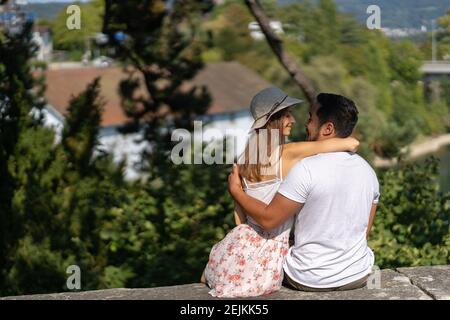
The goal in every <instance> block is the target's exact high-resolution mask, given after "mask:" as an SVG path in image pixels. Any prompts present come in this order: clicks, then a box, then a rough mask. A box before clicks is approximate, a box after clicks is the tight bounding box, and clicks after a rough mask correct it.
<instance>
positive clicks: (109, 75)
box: [46, 62, 270, 126]
mask: <svg viewBox="0 0 450 320" xmlns="http://www.w3.org/2000/svg"><path fill="white" fill-rule="evenodd" d="M96 77H101V80H100V84H101V96H102V97H103V99H104V100H105V103H106V104H105V107H104V110H105V111H104V113H103V119H102V126H114V125H120V124H123V123H124V122H126V120H127V117H126V116H125V114H124V113H123V111H122V108H121V106H120V96H119V94H118V84H119V82H120V81H121V80H122V79H125V78H126V77H127V75H126V73H125V72H124V71H123V69H122V68H120V67H110V68H91V67H89V68H73V69H50V70H47V71H46V83H47V91H46V98H47V101H48V103H49V104H50V105H52V106H53V107H54V108H55V109H56V110H58V112H60V113H61V114H62V115H65V113H66V110H67V107H68V105H69V101H70V99H71V97H72V96H75V95H77V94H79V93H81V92H82V91H83V90H85V89H86V86H87V85H88V84H89V83H90V82H91V81H92V80H93V79H94V78H96ZM192 85H197V86H200V85H205V86H206V87H207V88H208V90H209V92H210V94H211V96H212V103H211V106H210V108H209V110H208V114H214V113H222V112H233V111H239V110H244V109H247V108H248V105H249V104H250V101H251V98H252V97H253V95H254V94H255V93H257V92H258V91H260V90H262V89H264V88H266V87H268V86H270V83H269V82H267V81H265V80H264V79H262V78H261V77H260V76H259V75H258V74H257V73H255V72H254V71H252V70H250V69H248V68H246V67H244V66H242V65H241V64H239V63H236V62H219V63H211V64H207V65H206V66H205V68H203V69H202V70H201V71H200V72H199V73H198V74H197V75H196V77H195V78H194V79H193V80H192V81H189V82H187V83H186V86H192Z"/></svg>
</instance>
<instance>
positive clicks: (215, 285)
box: [205, 224, 289, 297]
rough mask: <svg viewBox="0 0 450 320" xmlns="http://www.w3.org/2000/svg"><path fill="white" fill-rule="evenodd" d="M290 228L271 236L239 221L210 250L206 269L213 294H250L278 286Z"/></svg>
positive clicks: (233, 295)
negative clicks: (238, 223) (237, 224)
mask: <svg viewBox="0 0 450 320" xmlns="http://www.w3.org/2000/svg"><path fill="white" fill-rule="evenodd" d="M288 248H289V230H288V231H287V232H283V233H281V234H278V235H271V234H270V233H268V232H265V231H262V230H256V229H255V228H253V227H252V226H250V225H248V224H241V225H239V226H237V227H235V228H234V229H233V230H231V231H230V232H229V233H228V234H227V235H226V237H225V238H224V239H223V240H222V241H220V242H219V243H217V244H216V245H215V246H214V247H213V248H212V250H211V253H210V256H209V261H208V264H207V266H206V269H205V276H206V279H207V281H208V285H209V286H210V287H211V291H210V292H209V293H210V294H211V295H212V296H215V297H252V296H259V295H266V294H270V293H272V292H274V291H277V290H279V289H280V288H281V282H282V280H283V262H284V258H285V256H286V254H287V252H288Z"/></svg>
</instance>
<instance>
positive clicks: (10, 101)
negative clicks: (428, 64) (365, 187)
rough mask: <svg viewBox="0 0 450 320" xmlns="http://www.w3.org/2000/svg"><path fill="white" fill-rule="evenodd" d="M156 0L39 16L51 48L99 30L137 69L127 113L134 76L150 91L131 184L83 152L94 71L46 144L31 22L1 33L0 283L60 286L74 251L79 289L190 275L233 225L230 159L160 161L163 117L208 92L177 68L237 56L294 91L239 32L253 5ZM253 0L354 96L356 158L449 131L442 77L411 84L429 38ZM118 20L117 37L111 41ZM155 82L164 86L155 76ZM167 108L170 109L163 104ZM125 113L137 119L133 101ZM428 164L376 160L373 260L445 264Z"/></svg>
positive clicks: (449, 96)
mask: <svg viewBox="0 0 450 320" xmlns="http://www.w3.org/2000/svg"><path fill="white" fill-rule="evenodd" d="M168 2H171V3H172V1H134V0H130V1H126V2H116V3H113V2H112V1H107V0H106V1H103V0H94V1H91V2H89V3H85V4H81V7H82V12H83V14H82V24H83V28H82V29H81V30H80V31H75V32H67V30H66V27H65V22H66V17H67V15H66V13H65V8H63V11H60V12H59V13H58V14H57V15H56V16H54V17H53V18H50V19H46V20H40V21H38V22H37V23H38V24H41V25H49V26H51V28H52V30H53V36H54V46H55V48H56V49H61V50H67V51H68V52H70V56H71V57H72V58H73V59H80V58H81V55H82V53H83V50H82V49H81V48H83V43H84V38H85V37H86V35H90V34H93V33H95V32H100V31H102V32H104V33H105V34H107V35H109V36H110V42H109V43H108V44H106V45H105V46H104V47H102V48H99V50H104V51H105V52H113V54H114V58H115V59H116V60H117V61H120V63H122V64H123V65H132V66H134V67H135V68H136V69H137V70H138V71H139V72H141V73H142V74H143V75H144V76H145V82H144V83H136V82H133V81H132V79H131V80H130V81H129V82H124V83H123V84H122V85H121V94H122V98H123V105H124V108H127V109H126V110H128V111H130V109H133V106H134V105H135V104H136V103H138V102H137V101H135V100H134V97H135V96H134V95H133V94H132V93H133V91H134V90H136V89H137V88H138V87H140V86H142V87H143V88H145V90H147V92H148V93H149V94H150V96H151V97H153V99H151V100H150V99H149V100H147V101H144V102H142V101H140V103H143V105H144V107H145V110H146V111H148V112H149V113H151V114H152V115H153V116H152V117H151V118H150V119H148V118H146V120H145V121H147V123H148V124H149V126H148V127H147V129H146V132H145V139H146V140H147V141H149V142H150V143H151V144H152V146H153V147H152V149H151V152H148V151H146V152H145V153H144V154H143V155H142V162H143V165H142V172H143V173H145V174H146V175H147V176H148V179H145V180H140V181H135V182H130V181H126V180H125V179H124V177H123V165H117V164H115V163H114V162H113V159H112V157H111V155H109V154H107V153H105V152H103V153H102V152H99V154H98V155H96V156H94V151H95V150H97V147H98V141H97V138H96V137H97V134H98V130H99V125H100V119H101V115H102V106H103V101H102V97H101V96H99V86H100V84H99V82H98V80H95V81H93V82H92V83H91V84H90V85H89V86H88V87H87V88H86V90H85V91H84V92H83V93H81V94H80V95H79V96H76V97H73V99H72V100H71V102H70V107H69V108H68V110H69V114H68V115H67V118H66V125H65V127H64V130H63V134H62V139H61V141H59V142H58V143H54V132H53V131H52V130H51V129H49V128H46V127H44V126H43V124H42V118H41V117H39V116H32V114H33V113H30V112H31V110H32V108H36V109H38V110H39V109H42V107H43V105H44V103H45V102H44V100H43V91H44V90H45V87H44V86H43V79H42V78H40V77H39V76H38V75H40V74H42V70H43V68H45V65H42V64H38V63H36V62H35V61H34V59H33V52H34V50H35V48H34V45H33V43H32V41H31V25H26V26H25V27H24V28H23V30H21V32H20V33H16V34H8V33H5V32H2V34H1V35H0V102H1V105H0V177H1V180H0V295H16V294H30V293H43V292H60V291H66V290H67V288H66V279H67V276H68V275H67V274H66V273H65V272H66V268H67V267H68V266H69V265H72V264H76V265H79V266H80V268H81V270H82V278H81V280H82V289H83V290H88V289H100V288H112V287H151V286H162V285H173V284H182V283H190V282H198V280H199V277H200V275H201V272H202V270H203V268H204V266H205V263H206V262H207V259H208V254H209V250H210V249H211V247H212V245H213V244H214V243H216V242H217V241H219V240H221V239H222V238H223V237H224V235H225V234H226V232H227V231H228V230H230V229H231V228H232V227H233V216H232V212H233V203H232V201H231V198H230V196H229V195H228V193H227V191H226V190H227V186H226V177H227V174H228V171H229V167H228V166H226V165H212V166H211V165H174V164H172V163H171V162H170V157H169V155H170V150H171V148H172V146H173V144H172V142H171V141H170V129H172V128H180V127H182V128H187V129H192V120H193V119H194V118H195V117H196V116H197V115H200V114H202V113H204V112H205V111H206V110H207V108H208V105H209V99H208V93H207V92H203V91H201V90H197V91H192V92H188V93H182V92H181V91H180V86H181V84H182V82H183V81H184V80H188V79H191V78H192V77H193V76H194V75H195V74H196V72H198V70H201V68H202V66H203V65H204V64H205V63H207V62H212V61H238V62H240V63H241V64H243V65H245V66H247V67H249V68H251V69H253V70H255V71H257V72H258V73H259V74H260V75H262V76H263V77H264V78H265V79H266V80H268V81H269V82H271V83H273V84H274V85H276V86H279V87H281V88H283V89H284V90H286V91H287V92H289V93H290V94H292V95H294V96H302V93H301V91H300V90H299V88H298V87H297V86H296V85H295V84H294V83H293V81H292V79H291V78H290V76H289V75H288V74H287V73H286V72H285V70H284V69H283V68H282V66H281V65H280V64H279V62H278V60H277V59H276V58H275V56H274V55H273V53H272V51H271V50H270V48H269V47H268V45H267V43H266V42H265V41H256V40H254V39H253V38H252V37H250V34H249V31H248V24H249V23H250V22H252V21H254V18H253V17H252V15H251V13H250V12H249V11H248V9H247V7H246V6H245V4H244V3H243V2H242V1H225V2H224V3H222V4H215V3H214V2H211V1H184V2H182V3H179V2H178V1H175V2H173V3H172V5H170V6H169V5H168V4H167V3H168ZM337 2H338V4H339V3H340V2H341V1H337ZM262 3H263V5H264V8H265V10H266V12H267V14H268V15H269V17H271V18H274V19H276V20H279V21H281V22H282V24H283V28H284V34H283V35H282V37H283V40H284V45H285V48H286V50H287V51H288V52H289V54H290V55H291V56H292V57H294V58H295V60H296V62H297V63H298V64H299V65H300V66H302V68H303V69H304V71H305V73H306V74H307V76H308V77H309V78H310V80H311V81H312V82H313V84H314V86H315V87H316V89H317V90H318V91H328V92H336V93H340V94H343V95H346V96H348V97H350V98H352V99H354V100H355V101H356V102H357V104H358V107H359V110H360V112H361V117H360V121H359V124H358V126H357V129H356V133H355V135H356V136H357V137H358V138H359V139H360V140H361V142H362V147H361V150H360V153H361V154H362V155H363V156H364V157H365V158H366V159H368V161H372V160H373V159H374V157H375V156H379V157H386V158H392V157H398V156H399V155H400V150H401V148H403V147H404V146H407V145H409V144H410V143H411V142H413V141H415V140H416V139H418V138H420V137H425V136H430V135H437V134H443V133H447V132H449V127H450V122H449V115H450V82H449V81H442V83H441V84H440V88H441V90H440V94H439V95H435V94H430V95H428V94H427V93H426V91H425V90H424V89H423V83H422V82H421V74H420V72H419V67H420V66H421V64H422V62H423V61H424V60H426V59H428V57H429V56H430V51H431V45H430V44H429V38H428V37H426V39H424V41H412V40H409V39H403V40H392V39H389V38H387V37H386V36H385V35H384V34H383V33H382V32H380V31H377V30H368V29H367V28H366V27H365V25H363V24H362V23H360V22H358V20H357V19H356V18H354V17H353V16H351V15H349V14H343V13H341V12H340V11H339V10H338V7H337V6H336V3H335V2H334V1H332V0H320V1H285V2H283V3H278V2H276V1H263V2H262ZM386 10H387V9H386ZM439 23H440V26H441V28H442V30H443V31H442V32H441V33H440V39H439V45H438V53H439V56H440V57H443V56H444V55H445V54H448V53H450V46H449V43H450V42H449V40H450V12H449V14H447V15H445V12H443V16H442V17H441V18H440V20H439ZM118 31H121V32H124V33H125V34H126V35H127V37H128V41H127V43H126V45H124V44H123V43H121V42H120V41H115V40H114V39H113V35H114V34H115V33H116V32H118ZM149 39H150V40H151V41H149ZM150 65H152V66H156V67H157V68H156V69H155V68H148V66H150ZM155 70H157V71H155ZM167 74H170V76H167ZM160 80H164V81H165V83H166V85H165V86H164V87H159V86H156V85H155V84H156V82H157V81H160ZM230 94H233V93H232V92H230ZM163 106H166V107H167V106H168V107H169V108H170V110H171V111H174V112H175V113H176V114H177V115H178V116H176V117H174V118H172V119H170V121H169V119H167V118H166V117H163V116H161V115H160V114H159V113H158V112H157V111H159V110H161V108H162V107H163ZM306 112H307V111H306V108H299V111H298V114H297V115H296V116H297V118H298V126H297V130H296V132H295V135H294V140H299V139H302V138H303V137H304V132H303V128H302V127H303V126H302V123H303V121H304V120H305V119H306ZM37 114H39V113H37ZM129 114H130V118H132V119H133V120H134V123H136V121H140V120H141V119H142V117H143V115H144V114H143V113H138V112H135V113H133V112H129ZM161 128H168V129H169V130H161ZM132 129H133V126H128V127H126V128H125V129H124V130H132ZM400 158H401V157H400ZM438 162H439V161H438V159H436V158H429V159H426V160H423V161H420V162H416V163H407V162H405V161H401V159H400V162H399V165H398V166H396V167H393V168H389V169H378V177H379V179H380V184H381V194H382V198H381V201H380V205H379V209H378V213H377V216H376V218H375V225H374V228H373V233H372V235H371V239H370V246H371V247H372V248H373V249H374V252H375V255H376V264H377V265H378V266H379V267H380V268H387V267H400V266H415V265H431V264H448V263H449V262H450V258H449V250H450V231H449V217H450V193H449V192H447V191H448V190H443V188H442V187H441V186H440V184H439V179H438V167H439V163H438Z"/></svg>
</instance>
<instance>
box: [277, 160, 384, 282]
mask: <svg viewBox="0 0 450 320" xmlns="http://www.w3.org/2000/svg"><path fill="white" fill-rule="evenodd" d="M278 192H279V193H280V194H282V195H283V196H285V197H287V198H289V199H291V200H293V201H296V202H299V203H304V205H303V208H302V210H301V211H300V212H299V214H298V216H297V219H296V222H295V244H294V246H292V247H291V248H290V249H289V253H288V255H287V257H286V260H285V263H284V266H283V267H284V271H285V272H286V273H287V274H288V276H289V277H290V278H291V279H293V280H295V281H296V282H298V283H300V284H303V285H305V286H309V287H313V288H332V287H339V286H342V285H346V284H348V283H350V282H353V281H355V280H358V279H360V278H362V277H364V276H366V275H367V274H369V273H370V272H371V270H372V266H373V264H374V255H373V252H372V250H371V249H370V248H369V247H368V245H367V241H366V231H367V226H368V222H369V216H370V210H371V207H372V204H373V203H377V202H378V198H379V196H380V193H379V185H378V180H377V176H376V174H375V172H374V170H373V169H372V167H371V166H370V165H369V164H368V163H367V162H366V161H365V160H364V159H363V158H361V157H360V156H359V155H357V154H355V153H349V152H332V153H323V154H318V155H316V156H312V157H309V158H305V159H303V160H301V161H299V162H298V163H297V164H296V165H295V166H294V167H293V168H292V169H291V171H290V172H289V174H288V176H287V177H286V179H285V180H284V181H283V183H282V184H281V186H280V189H279V190H278Z"/></svg>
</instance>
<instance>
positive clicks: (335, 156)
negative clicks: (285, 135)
mask: <svg viewBox="0 0 450 320" xmlns="http://www.w3.org/2000/svg"><path fill="white" fill-rule="evenodd" d="M297 164H300V165H303V166H305V167H308V168H311V169H313V168H319V169H320V168H322V167H323V165H326V167H327V168H330V167H333V166H336V167H337V166H342V165H349V166H361V167H364V168H366V169H367V170H368V171H371V172H373V173H375V171H374V169H373V168H372V166H371V165H370V164H369V163H368V162H367V160H366V159H364V158H363V157H361V156H360V155H359V154H357V153H354V152H328V153H319V154H316V155H314V156H311V157H307V158H304V159H302V160H300V161H299V162H298V163H297Z"/></svg>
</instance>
